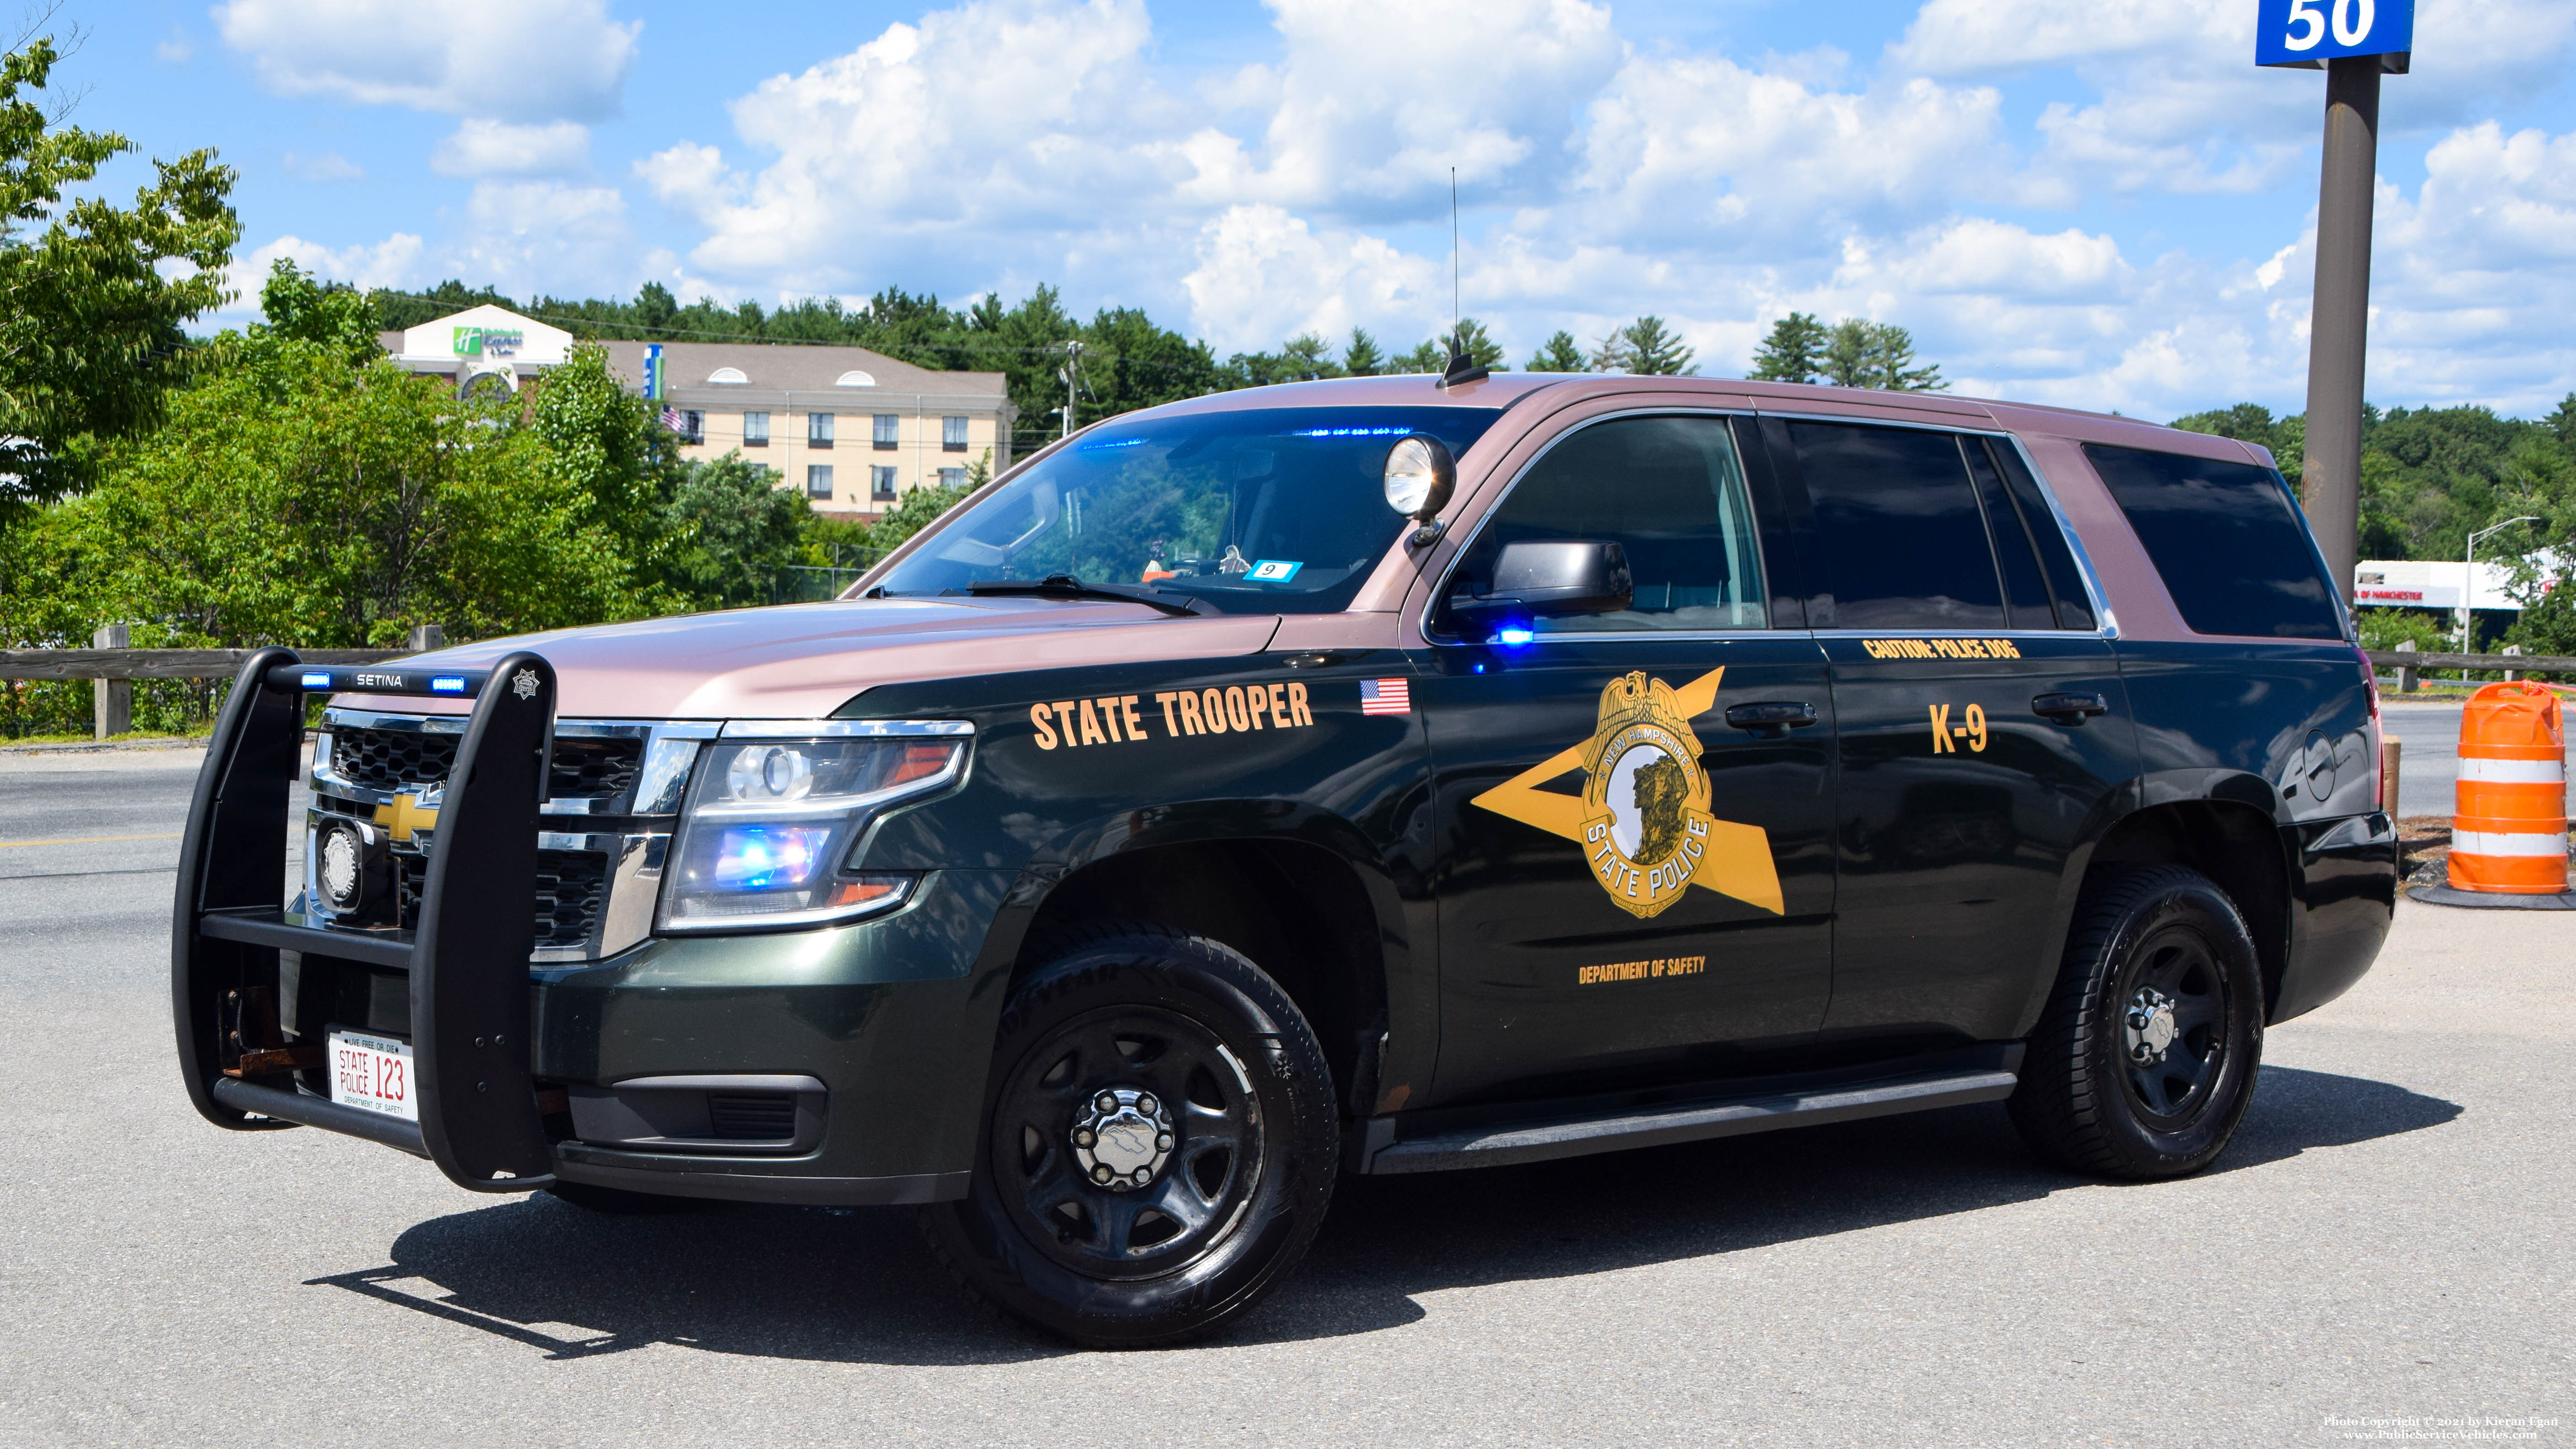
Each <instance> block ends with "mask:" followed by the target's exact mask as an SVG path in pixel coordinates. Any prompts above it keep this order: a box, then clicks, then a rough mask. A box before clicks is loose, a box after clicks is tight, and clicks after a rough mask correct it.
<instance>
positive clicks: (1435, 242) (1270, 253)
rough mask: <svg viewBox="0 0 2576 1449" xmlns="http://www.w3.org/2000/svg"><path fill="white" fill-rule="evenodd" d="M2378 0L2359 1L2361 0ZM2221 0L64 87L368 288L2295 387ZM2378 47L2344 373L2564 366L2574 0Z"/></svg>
mask: <svg viewBox="0 0 2576 1449" xmlns="http://www.w3.org/2000/svg"><path fill="white" fill-rule="evenodd" d="M2377 3H2379V4H2381V5H2387V4H2391V3H2397V0H2377ZM2254 20H2255V0H1911V3H1909V0H1832V3H1817V0H1622V3H1587V0H1268V3H1252V0H1192V3H1189V4H1177V3H1170V0H1159V3H1148V0H968V3H964V4H958V5H952V6H946V7H943V8H931V9H925V8H922V7H921V6H920V5H919V4H917V3H916V4H911V5H902V4H883V3H876V0H838V3H830V4H824V3H810V4H809V3H798V0H781V3H772V4H763V3H752V4H745V5H736V6H709V5H704V4H699V5H692V6H683V5H678V4H661V3H628V0H441V3H438V4H422V3H420V0H226V3H221V4H216V5H213V6H208V5H206V4H204V3H202V0H198V3H183V0H122V3H115V4H99V3H83V0H67V3H65V4H64V5H63V6H62V8H61V9H60V10H59V11H58V12H57V13H56V14H55V16H54V18H53V20H52V22H51V24H52V26H53V28H55V29H57V30H61V29H65V28H67V27H70V26H78V27H80V28H81V29H82V30H84V31H86V32H87V33H86V38H85V40H84V41H83V43H82V44H81V46H80V48H79V50H78V51H77V52H76V53H75V54H74V55H73V56H72V57H71V59H70V61H69V62H68V63H67V64H66V65H64V66H63V67H62V69H61V70H60V71H59V72H58V73H57V89H58V90H62V91H65V92H76V93H80V95H81V99H80V103H79V106H78V108H77V109H76V110H75V111H74V112H73V116H72V119H73V120H74V122H75V123H77V124H80V125H84V126H88V127H91V128H94V129H112V130H116V131H120V132H122V133H124V134H126V135H127V136H129V137H131V138H132V139H133V140H134V142H135V143H136V145H137V146H138V148H139V152H140V154H139V155H138V156H136V157H134V158H129V159H126V160H123V161H120V162H119V163H117V164H116V166H115V167H113V168H111V170H110V171H109V172H108V173H107V175H106V176H105V177H104V178H103V180H104V181H105V182H106V183H107V184H108V185H110V186H111V187H112V188H126V187H131V186H132V185H134V184H138V183H139V182H140V180H141V179H142V178H143V177H144V176H145V175H147V174H148V173H147V171H146V166H147V162H146V161H145V160H144V159H143V158H144V157H151V156H161V157H170V156H176V155H178V154H180V153H183V152H185V151H188V150H191V149H194V148H197V147H203V146H212V147H215V148H216V149H217V150H218V151H219V152H220V153H221V155H222V156H223V158H224V159H225V160H226V161H227V162H229V163H230V164H231V165H233V166H235V167H237V168H238V169H239V171H240V173H241V180H240V183H239V186H238V187H237V189H236V192H235V199H236V203H237V205H238V207H239V210H240V213H241V217H242V221H243V226H244V234H243V239H242V244H241V247H240V249H239V253H238V260H237V262H236V268H235V270H236V285H237V287H238V288H239V290H240V292H241V295H242V298H243V300H242V301H240V302H237V303H235V304H234V305H233V307H232V308H231V309H230V310H229V311H227V312H226V313H225V314H224V315H223V316H221V317H217V318H212V319H209V325H223V324H226V323H235V322H239V321H241V320H245V319H246V318H248V317H249V316H250V309H251V308H253V307H255V305H256V299H257V291H258V282H259V279H260V278H261V277H263V276H265V275H266V273H267V270H268V266H269V263H270V261H271V260H272V259H273V258H276V257H280V256H284V257H290V258H292V259H294V260H295V261H296V262H297V263H298V264H299V265H302V266H304V267H306V268H308V269H310V270H314V271H317V272H319V273H320V274H322V275H324V276H327V277H331V278H336V279H341V280H346V281H350V282H355V283H359V284H362V285H367V286H379V287H394V288H403V289H417V288H421V287H426V286H429V285H431V284H434V283H436V282H438V281H439V280H441V279H445V278H456V279H459V280H462V281H464V282H465V283H467V284H468V285H469V286H480V285H484V284H490V285H492V286H495V287H498V288H499V289H500V290H501V291H503V292H504V293H507V294H509V295H512V296H516V297H528V296H533V295H536V294H540V293H544V294H551V295H555V296H563V297H594V296H603V297H605V296H615V297H623V296H631V295H633V293H634V292H635V290H636V289H637V288H638V287H640V286H642V285H643V284H644V283H645V282H647V281H660V282H661V283H663V284H664V285H665V286H668V287H670V288H671V289H672V290H673V291H674V292H675V293H677V294H678V295H680V296H681V297H682V298H684V299H686V298H689V297H694V296H700V295H704V296H710V297H714V298H716V299H718V300H720V301H722V302H725V303H727V304H732V303H735V302H739V301H742V300H744V299H754V300H758V301H760V302H761V303H763V304H764V305H770V304H775V303H777V302H780V301H783V300H792V299H795V298H800V297H808V296H818V295H835V296H840V297H843V298H845V299H848V300H850V301H852V302H857V301H861V300H864V299H865V298H866V297H867V296H869V295H870V294H872V293H875V292H877V291H879V290H881V289H883V288H887V287H900V288H903V289H905V290H907V291H911V292H916V293H919V292H933V293H936V294H938V295H939V296H940V297H941V298H942V299H943V300H945V301H948V302H949V303H951V304H952V305H962V304H964V303H965V302H966V301H967V300H969V299H970V298H972V297H975V296H978V295H981V294H985V293H998V294H999V295H1000V296H1001V297H1002V298H1004V299H1005V300H1006V301H1016V300H1017V299H1019V298H1021V297H1023V296H1025V295H1027V293H1028V292H1029V290H1030V289H1031V288H1032V287H1034V286H1036V285H1038V284H1041V283H1050V284H1053V285H1055V286H1057V287H1059V288H1060V289H1061V290H1062V293H1063V297H1064V300H1065V302H1066V304H1067V305H1068V306H1069V307H1071V308H1072V309H1073V310H1075V311H1076V312H1078V313H1082V314H1086V315H1087V314H1088V313H1089V312H1090V311H1091V310H1093V309H1095V308H1099V307H1108V306H1137V307H1142V308H1144V309H1145V310H1146V311H1147V312H1148V313H1150V314H1151V315H1152V316H1153V317H1154V318H1155V319H1156V320H1157V321H1159V322H1161V323H1163V324H1164V325H1166V326H1172V327H1177V328H1179V329H1180V330H1182V331H1184V332H1187V333H1188V334H1190V335H1192V336H1194V337H1200V338H1204V339H1206V340H1207V341H1208V343H1209V344H1210V345H1212V346H1213V347H1214V348H1215V349H1216V350H1217V352H1218V354H1219V355H1220V356H1223V355H1225V354H1227V353H1231V352H1236V351H1253V350H1260V349H1268V348H1275V347H1276V346H1278V345H1279V343H1280V342H1281V341H1283V340H1284V339H1286V338H1288V337H1290V336H1292V335H1294V334H1296V333H1299V332H1304V331H1310V330H1311V331H1315V332H1320V333H1322V334H1324V335H1326V336H1327V337H1330V338H1332V339H1334V340H1335V341H1336V343H1337V344H1338V343H1339V342H1340V341H1341V340H1343V339H1346V338H1347V337H1348V335H1349V333H1350V331H1351V329H1352V328H1353V327H1355V326H1356V327H1365V328H1367V329H1369V331H1370V332H1371V333H1373V334H1374V335H1375V336H1376V337H1377V338H1378V339H1379V341H1380V342H1381V344H1385V345H1387V346H1388V350H1390V351H1401V350H1405V349H1407V348H1409V347H1411V346H1412V345H1413V344H1414V343H1416V342H1418V341H1420V340H1422V339H1423V338H1424V337H1427V336H1430V335H1432V334H1433V333H1434V332H1435V331H1437V330H1440V329H1442V328H1444V327H1445V326H1446V324H1447V321H1448V318H1449V315H1450V309H1451V280H1452V278H1451V247H1450V178H1451V171H1452V169H1453V168H1454V169H1455V173H1456V184H1457V193H1458V198H1459V203H1460V222H1459V225H1460V232H1461V236H1462V238H1463V245H1462V246H1461V247H1460V248H1459V252H1458V261H1457V271H1458V276H1457V290H1458V292H1459V294H1460V297H1461V299H1462V302H1463V306H1464V308H1465V311H1466V312H1467V314H1468V315H1470V316H1474V317H1477V318H1480V319H1482V320H1483V321H1484V322H1485V323H1486V324H1487V326H1488V327H1489V328H1490V329H1491V330H1492V331H1493V333H1494V334H1495V336H1496V337H1497V338H1498V339H1499V340H1500V341H1502V342H1503V343H1504V345H1505V346H1506V348H1507V349H1508V351H1509V353H1510V360H1511V361H1512V362H1513V363H1514V364H1515V365H1517V364H1518V363H1520V362H1521V361H1523V360H1525V359H1526V358H1527V356H1528V355H1529V354H1530V353H1531V352H1532V351H1533V350H1535V349H1536V348H1537V347H1538V345H1539V344H1540V343H1541V342H1543V341H1544V340H1545V339H1546V338H1547V336H1548V335H1549V334H1550V333H1552V332H1554V331H1556V330H1558V329H1560V328H1561V329H1564V330H1567V331H1570V332H1572V333H1573V334H1574V335H1575V336H1576V337H1577V338H1578V339H1579V340H1581V341H1582V342H1584V343H1585V344H1586V345H1587V346H1588V345H1589V344H1591V343H1592V342H1594V341H1595V340H1597V339H1599V338H1600V337H1602V336H1604V335H1606V334H1607V333H1608V332H1609V331H1610V330H1611V329H1612V328H1614V327H1617V326H1619V325H1621V324H1623V323H1625V322H1626V321H1628V320H1629V319H1631V318H1634V317H1636V316H1639V315H1642V314H1646V313H1653V314H1656V315H1659V316H1661V317H1663V318H1664V319H1665V320H1666V321H1667V322H1668V323H1669V324H1671V325H1672V326H1673V327H1675V328H1676V329H1677V330H1678V331H1679V332H1680V333H1681V334H1682V336H1683V338H1684V339H1685V340H1686V341H1687V342H1688V343H1690V344H1691V345H1692V346H1693V347H1695V348H1696V349H1697V352H1698V360H1699V365H1700V370H1701V371H1702V372H1703V373H1705V374H1707V375H1710V376H1737V375H1741V373H1742V372H1743V370H1744V369H1745V368H1746V367H1747V366H1748V365H1749V362H1750V359H1751V356H1752V353H1753V350H1754V348H1755V346H1756V345H1757V343H1758V342H1759V341H1760V339H1761V337H1762V335H1763V334H1764V333H1765V332H1766V331H1767V330H1768V329H1769V327H1770V325H1771V323H1772V322H1774V321H1776V320H1777V319H1778V318H1780V317H1781V316H1783V315H1785V314H1786V313H1788V312H1790V311H1793V310H1795V311H1803V312H1810V313H1814V314H1817V315H1818V316H1821V317H1822V318H1824V319H1825V320H1827V321H1829V322H1830V321H1833V320H1836V319H1839V318H1843V317H1853V316H1859V317H1868V318H1871V319H1874V320H1878V321H1883V322H1894V323H1897V324H1900V325H1902V326H1904V327H1906V328H1909V329H1910V330H1911V331H1912V333H1913V335H1914V337H1915V339H1916V342H1917V345H1918V347H1919V348H1920V350H1921V352H1922V353H1923V354H1924V356H1926V357H1927V358H1929V359H1931V360H1933V361H1936V362H1938V363H1939V364H1941V366H1942V368H1943V370H1944V375H1945V376H1946V377H1947V378H1949V379H1950V380H1951V382H1952V383H1953V385H1954V387H1955V389H1956V390H1957V391H1958V392H1960V393H1961V394H1964V395H1968V396H1979V397H2002V398H2011V399H2017V400H2022V401H2031V402H2042V403H2053V404H2058V405H2062V406H2069V407H2079V408H2086V409H2092V410H2098V411H2113V410H2116V411H2119V412H2123V413H2127V414H2129V415H2131V416H2144V417H2151V418H2159V419H2162V418H2170V417H2173V416H2175V415H2178V414H2180V413H2184V412H2189V411H2194V410H2198V409H2201V408H2207V407H2215V406H2223V405H2225V404H2228V403H2232V402H2237V401H2245V400H2251V401H2255V402H2259V403H2262V404H2264V405H2266V406H2269V407H2271V408H2274V409H2275V410H2278V411H2284V412H2290V411H2297V410H2298V409H2300V408H2301V407H2302V406H2303V405H2304V394H2305V389H2306V375H2307V312H2308V297H2309V288H2310V284H2311V281H2312V277H2313V268H2314V257H2313V242H2314V237H2313V227H2314V223H2315V213H2316V188H2317V164H2318V137H2319V133H2320V130H2321V126H2322V118H2323V105H2324V94H2325V77H2324V76H2323V75H2322V74H2321V73H2318V72H2315V71H2283V70H2261V69H2257V68H2256V67H2255V66H2254V64H2253V51H2254ZM2415 37H2416V38H2415V44H2416V47H2417V49H2416V51H2415V55H2414V65H2413V73H2412V74H2410V75H2405V76H2391V77H2389V78H2388V79H2387V80H2386V82H2385V84H2384V87H2383V99H2382V105H2381V120H2382V124H2381V136H2380V153H2379V183H2378V190H2377V236H2376V241H2375V248H2376V260H2375V264H2374V273H2373V297H2372V300H2373V316H2372V321H2371V339H2370V343H2371V346H2370V371H2369V386H2368V391H2369V396H2370V398H2371V400H2372V401H2374V402H2376V403H2379V404H2380V405H2382V406H2396V405H2407V406H2420V405H2449V404H2454V403H2482V404H2486V405H2489V406H2492V407H2494V408H2496V409H2497V410H2499V411H2501V412H2504V413H2506V414H2508V415H2513V416H2536V415H2538V414H2540V413H2543V412H2546V411H2547V410H2549V409H2550V408H2551V407H2553V406H2555V405H2556V403H2557V401H2558V400H2559V399H2560V398H2561V397H2563V396H2566V395H2567V394H2569V393H2570V392H2571V391H2576V330H2571V328H2570V325H2569V320H2568V319H2569V318H2570V317H2571V316H2576V64H2571V62H2572V61H2576V0H2418V8H2417V19H2416V25H2415Z"/></svg>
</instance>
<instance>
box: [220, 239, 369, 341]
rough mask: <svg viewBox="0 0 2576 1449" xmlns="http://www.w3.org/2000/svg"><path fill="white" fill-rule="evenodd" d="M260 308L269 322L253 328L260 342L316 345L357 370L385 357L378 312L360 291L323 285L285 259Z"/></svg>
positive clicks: (271, 274) (271, 276)
mask: <svg viewBox="0 0 2576 1449" xmlns="http://www.w3.org/2000/svg"><path fill="white" fill-rule="evenodd" d="M259 307H260V312H261V313H262V315H264V316H266V317H267V318H268V319H269V320H268V321H267V322H265V323H254V324H252V327H251V329H250V331H251V337H252V339H253V340H254V341H257V340H258V339H262V338H268V337H275V338H279V339H284V340H291V341H296V342H311V343H316V344H318V345H320V346H321V347H323V348H325V349H326V350H329V351H332V352H336V353H338V354H339V355H340V356H341V358H342V359H343V360H345V361H346V362H348V364H349V365H350V366H352V367H362V366H364V365H366V364H367V363H370V362H373V361H375V360H376V359H377V358H378V357H380V356H382V355H383V352H384V349H383V347H382V346H381V345H380V344H379V343H378V341H377V340H376V331H377V329H376V316H375V308H374V307H372V306H370V305H369V304H368V301H367V299H366V298H365V297H364V296H362V295H360V294H359V292H358V291H357V289H355V288H353V287H348V286H343V285H340V284H336V283H324V282H320V281H317V280H315V279H314V278H312V277H309V276H306V275H305V274H304V273H303V272H302V271H300V270H298V269H297V267H296V265H295V263H293V262H291V261H288V260H287V259H286V258H284V257H279V258H278V259H277V260H276V261H275V262H272V263H271V264H270V265H269V269H268V283H267V285H265V286H263V287H261V288H260V289H259Z"/></svg>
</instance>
